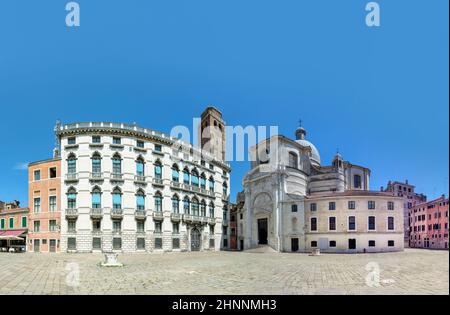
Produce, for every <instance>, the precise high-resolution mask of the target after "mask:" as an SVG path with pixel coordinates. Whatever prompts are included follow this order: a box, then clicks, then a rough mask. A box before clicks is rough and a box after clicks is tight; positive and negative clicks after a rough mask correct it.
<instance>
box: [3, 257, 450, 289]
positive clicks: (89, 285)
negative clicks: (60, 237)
mask: <svg viewBox="0 0 450 315" xmlns="http://www.w3.org/2000/svg"><path fill="white" fill-rule="evenodd" d="M102 260H103V256H102V255H100V254H32V253H26V254H8V253H2V254H0V294H200V295H206V294H257V295H258V294H449V252H448V251H428V250H416V249H408V250H406V251H405V252H401V253H384V254H366V255H362V254H361V255H337V254H335V255H334V254H330V255H322V256H318V257H311V256H308V255H307V254H278V253H264V254H259V253H238V252H218V253H167V254H134V255H125V254H123V255H120V256H119V260H120V261H121V262H122V263H124V267H122V268H104V267H100V266H99V263H100V262H101V261H102ZM369 263H371V264H370V265H368V264H369ZM374 263H375V266H376V264H378V266H379V267H380V269H381V272H380V278H379V279H380V281H379V283H380V285H379V286H375V287H370V286H368V285H367V284H366V277H367V276H368V274H369V273H370V272H371V270H372V271H373V269H370V268H369V269H370V270H369V271H368V270H366V267H367V266H369V267H370V266H371V265H374ZM77 270H79V277H77Z"/></svg>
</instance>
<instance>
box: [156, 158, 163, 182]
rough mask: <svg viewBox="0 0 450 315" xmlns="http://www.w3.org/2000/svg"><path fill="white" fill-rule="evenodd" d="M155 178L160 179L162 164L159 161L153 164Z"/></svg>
mask: <svg viewBox="0 0 450 315" xmlns="http://www.w3.org/2000/svg"><path fill="white" fill-rule="evenodd" d="M155 178H156V179H162V164H161V161H160V160H157V161H156V162H155Z"/></svg>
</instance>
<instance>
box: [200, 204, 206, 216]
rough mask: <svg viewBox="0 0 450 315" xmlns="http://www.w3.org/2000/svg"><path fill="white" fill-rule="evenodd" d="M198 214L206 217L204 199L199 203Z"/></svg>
mask: <svg viewBox="0 0 450 315" xmlns="http://www.w3.org/2000/svg"><path fill="white" fill-rule="evenodd" d="M200 215H201V216H202V217H206V201H205V200H202V202H201V203H200Z"/></svg>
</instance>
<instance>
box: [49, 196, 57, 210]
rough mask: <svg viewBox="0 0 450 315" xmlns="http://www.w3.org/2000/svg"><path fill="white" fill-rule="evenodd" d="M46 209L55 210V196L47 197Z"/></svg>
mask: <svg viewBox="0 0 450 315" xmlns="http://www.w3.org/2000/svg"><path fill="white" fill-rule="evenodd" d="M48 211H50V212H56V196H50V197H48Z"/></svg>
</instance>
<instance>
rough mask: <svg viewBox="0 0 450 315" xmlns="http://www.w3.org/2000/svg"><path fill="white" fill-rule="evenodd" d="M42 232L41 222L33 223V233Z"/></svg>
mask: <svg viewBox="0 0 450 315" xmlns="http://www.w3.org/2000/svg"><path fill="white" fill-rule="evenodd" d="M40 230H41V221H34V222H33V231H34V232H39V231H40Z"/></svg>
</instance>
